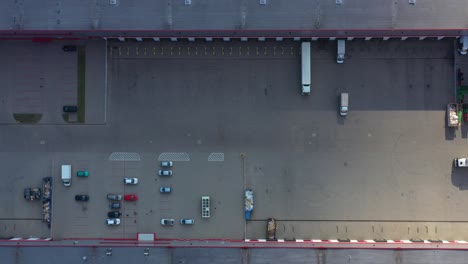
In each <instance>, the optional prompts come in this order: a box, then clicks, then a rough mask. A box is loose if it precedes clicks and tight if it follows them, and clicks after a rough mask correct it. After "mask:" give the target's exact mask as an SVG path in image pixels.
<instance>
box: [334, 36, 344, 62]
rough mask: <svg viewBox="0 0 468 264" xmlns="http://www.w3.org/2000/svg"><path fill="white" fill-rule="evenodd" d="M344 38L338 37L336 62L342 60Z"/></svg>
mask: <svg viewBox="0 0 468 264" xmlns="http://www.w3.org/2000/svg"><path fill="white" fill-rule="evenodd" d="M345 41H346V40H344V39H339V40H337V51H336V63H338V64H341V63H343V62H344V58H345V50H346V42H345Z"/></svg>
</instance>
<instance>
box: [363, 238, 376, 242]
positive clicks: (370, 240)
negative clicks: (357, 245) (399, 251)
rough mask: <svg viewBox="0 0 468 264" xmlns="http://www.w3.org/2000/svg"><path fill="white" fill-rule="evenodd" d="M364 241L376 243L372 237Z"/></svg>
mask: <svg viewBox="0 0 468 264" xmlns="http://www.w3.org/2000/svg"><path fill="white" fill-rule="evenodd" d="M364 241H366V242H367V243H375V241H374V240H372V239H366V240H364Z"/></svg>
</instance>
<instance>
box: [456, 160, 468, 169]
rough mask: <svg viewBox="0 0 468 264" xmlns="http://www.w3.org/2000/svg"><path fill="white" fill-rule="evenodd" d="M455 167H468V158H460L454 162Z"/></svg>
mask: <svg viewBox="0 0 468 264" xmlns="http://www.w3.org/2000/svg"><path fill="white" fill-rule="evenodd" d="M453 165H454V166H455V167H457V168H460V167H468V158H458V159H454V160H453Z"/></svg>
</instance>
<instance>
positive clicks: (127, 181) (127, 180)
mask: <svg viewBox="0 0 468 264" xmlns="http://www.w3.org/2000/svg"><path fill="white" fill-rule="evenodd" d="M124 183H125V184H137V183H138V179H137V178H124Z"/></svg>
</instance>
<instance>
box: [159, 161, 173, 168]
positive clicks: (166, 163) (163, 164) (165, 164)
mask: <svg viewBox="0 0 468 264" xmlns="http://www.w3.org/2000/svg"><path fill="white" fill-rule="evenodd" d="M172 166H174V163H173V162H172V161H161V167H163V168H170V167H172Z"/></svg>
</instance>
